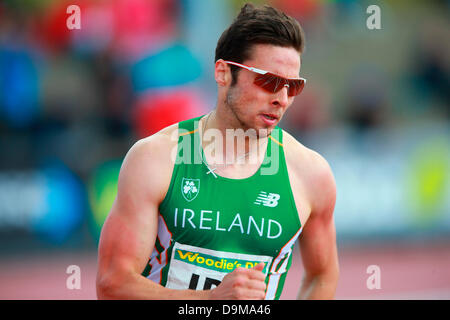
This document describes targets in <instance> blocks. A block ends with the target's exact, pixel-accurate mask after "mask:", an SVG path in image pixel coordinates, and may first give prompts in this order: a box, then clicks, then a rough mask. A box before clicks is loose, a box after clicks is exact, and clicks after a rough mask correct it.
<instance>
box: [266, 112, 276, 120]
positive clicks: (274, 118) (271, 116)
mask: <svg viewBox="0 0 450 320" xmlns="http://www.w3.org/2000/svg"><path fill="white" fill-rule="evenodd" d="M262 115H263V117H264V118H266V119H268V120H278V119H279V116H277V115H276V114H273V113H263V114H262Z"/></svg>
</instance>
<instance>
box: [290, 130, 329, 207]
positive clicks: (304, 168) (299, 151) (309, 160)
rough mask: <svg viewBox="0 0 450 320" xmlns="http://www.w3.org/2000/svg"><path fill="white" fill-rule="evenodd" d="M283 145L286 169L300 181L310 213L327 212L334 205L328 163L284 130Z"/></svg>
mask: <svg viewBox="0 0 450 320" xmlns="http://www.w3.org/2000/svg"><path fill="white" fill-rule="evenodd" d="M283 145H284V150H285V155H286V161H287V163H288V168H291V170H292V171H293V172H292V176H293V177H294V178H295V179H298V180H299V181H300V184H301V185H302V187H303V188H302V189H303V190H304V192H305V193H306V195H307V198H308V199H309V200H310V203H311V207H312V209H313V210H312V211H324V210H325V211H329V209H330V207H334V204H335V200H336V183H335V179H334V175H333V172H332V170H331V167H330V165H329V163H328V161H327V160H326V159H325V158H324V157H323V156H322V155H320V154H319V153H318V152H316V151H314V150H312V149H310V148H308V147H306V146H304V145H303V144H301V143H300V142H299V141H298V140H297V139H295V138H294V137H293V136H292V135H291V134H289V133H288V132H286V131H285V130H283ZM290 176H291V173H290ZM331 211H332V210H331Z"/></svg>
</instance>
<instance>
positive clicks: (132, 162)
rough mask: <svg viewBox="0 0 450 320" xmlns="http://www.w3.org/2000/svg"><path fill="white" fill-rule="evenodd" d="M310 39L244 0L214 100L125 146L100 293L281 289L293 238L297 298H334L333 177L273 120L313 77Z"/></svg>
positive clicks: (269, 292)
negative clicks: (197, 113) (305, 66)
mask: <svg viewBox="0 0 450 320" xmlns="http://www.w3.org/2000/svg"><path fill="white" fill-rule="evenodd" d="M303 46H304V37H303V32H302V30H301V28H300V25H299V24H298V22H297V21H295V20H294V19H292V18H291V17H288V16H286V15H285V14H283V13H281V12H280V11H278V10H276V9H273V8H271V7H269V6H265V7H261V8H257V7H254V6H253V5H249V4H247V5H245V6H244V7H243V8H242V9H241V12H240V14H239V15H238V17H237V18H236V19H235V20H234V22H233V23H232V24H231V26H230V27H229V28H228V29H227V30H225V31H224V33H223V34H222V36H221V37H220V39H219V41H218V44H217V48H216V59H215V61H216V63H215V80H216V82H217V85H218V99H217V104H216V108H215V109H214V110H213V111H211V112H210V113H209V114H207V115H205V116H201V117H198V118H195V119H190V120H186V121H182V122H180V123H177V124H174V125H172V126H169V127H167V128H165V129H163V130H161V131H160V132H158V133H156V134H154V135H152V136H150V137H147V138H145V139H142V140H140V141H138V142H137V143H136V144H135V145H134V146H133V147H132V148H131V149H130V151H129V152H128V154H127V156H126V157H125V160H124V162H123V165H122V168H121V171H120V175H119V185H118V194H117V197H116V199H115V202H114V204H113V207H112V209H111V212H110V214H109V216H108V218H107V219H106V221H105V224H104V226H103V229H102V234H101V239H100V245H99V260H98V274H97V295H98V297H99V298H101V299H215V300H218V299H220V300H221V299H279V298H280V295H281V293H282V289H283V285H284V282H285V278H286V274H287V271H288V269H289V267H290V265H291V262H292V249H293V247H294V244H295V242H296V241H297V240H298V241H299V248H300V251H301V257H302V261H303V266H304V277H303V280H302V283H301V285H300V291H299V294H298V298H300V299H331V298H333V297H334V294H335V290H336V286H337V280H338V273H339V268H338V259H337V248H336V236H335V227H334V220H333V210H334V205H335V199H336V187H335V182H334V178H333V175H332V172H331V170H330V167H329V165H328V163H327V162H326V161H325V160H324V159H323V158H322V157H321V156H320V155H319V154H317V153H316V152H314V151H312V150H310V149H308V148H306V147H304V146H303V145H302V144H300V143H299V142H298V141H296V140H295V139H294V138H293V137H292V136H291V135H289V134H288V133H287V132H285V131H284V130H282V129H281V128H279V127H278V126H277V124H278V122H279V121H280V120H281V118H282V116H283V114H284V113H285V112H286V110H287V108H288V107H289V106H290V105H291V104H292V102H293V100H294V97H295V96H296V95H298V94H299V93H300V92H301V90H302V89H303V86H304V85H305V81H306V80H305V79H303V78H300V77H299V73H300V61H301V60H300V55H301V53H302V51H303ZM182 107H183V106H180V108H182ZM230 133H231V134H230ZM230 137H231V138H230ZM213 138H214V139H213ZM233 141H237V143H234V144H233ZM230 159H231V160H230Z"/></svg>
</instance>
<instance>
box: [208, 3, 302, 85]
mask: <svg viewBox="0 0 450 320" xmlns="http://www.w3.org/2000/svg"><path fill="white" fill-rule="evenodd" d="M255 44H272V45H276V46H280V47H292V48H294V49H296V50H297V51H298V52H299V54H300V53H302V52H303V49H304V33H303V30H302V28H301V26H300V24H299V23H298V21H297V20H295V19H294V18H292V17H290V16H288V15H286V14H284V13H283V12H281V11H280V10H277V9H275V8H272V7H270V6H268V5H265V6H263V7H255V6H254V5H253V4H250V3H247V4H245V5H244V6H243V7H242V8H241V11H240V12H239V15H238V16H237V17H236V19H234V21H233V23H232V24H231V25H230V26H229V27H228V29H226V30H225V31H224V32H223V33H222V35H221V36H220V38H219V41H218V42H217V47H216V56H215V60H214V61H217V60H219V59H224V60H231V61H234V62H238V63H243V62H244V61H245V60H247V59H249V58H250V54H251V49H252V47H253V46H254V45H255ZM230 67H231V74H232V85H234V84H235V83H236V80H237V73H238V71H239V68H238V67H236V66H233V65H230Z"/></svg>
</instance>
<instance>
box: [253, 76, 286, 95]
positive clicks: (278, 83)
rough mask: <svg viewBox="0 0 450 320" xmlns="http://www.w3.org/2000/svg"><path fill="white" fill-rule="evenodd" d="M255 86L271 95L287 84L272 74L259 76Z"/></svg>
mask: <svg viewBox="0 0 450 320" xmlns="http://www.w3.org/2000/svg"><path fill="white" fill-rule="evenodd" d="M255 84H256V85H257V86H259V87H261V88H263V89H265V90H267V91H269V92H271V93H275V92H277V91H279V90H280V89H281V88H283V86H284V85H285V84H286V80H285V79H283V78H281V77H278V76H276V75H274V74H271V73H269V72H268V73H266V74H263V75H257V76H256V78H255Z"/></svg>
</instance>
